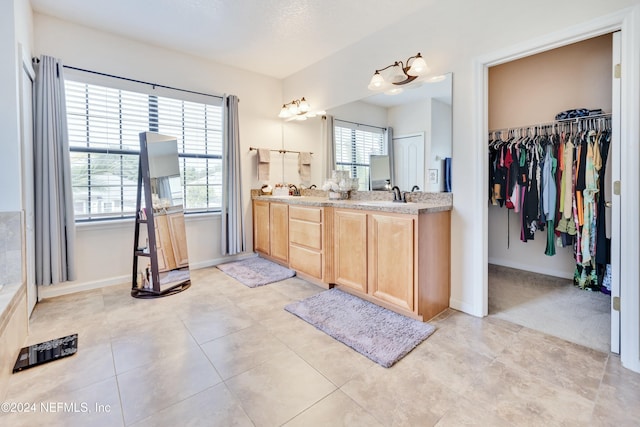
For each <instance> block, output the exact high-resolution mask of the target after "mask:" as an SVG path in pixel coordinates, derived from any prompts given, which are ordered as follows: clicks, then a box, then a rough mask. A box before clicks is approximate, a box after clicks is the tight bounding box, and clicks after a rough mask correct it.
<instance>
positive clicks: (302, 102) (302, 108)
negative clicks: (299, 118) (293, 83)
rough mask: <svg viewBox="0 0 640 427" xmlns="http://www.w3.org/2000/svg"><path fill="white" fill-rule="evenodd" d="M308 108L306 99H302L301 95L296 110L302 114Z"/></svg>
mask: <svg viewBox="0 0 640 427" xmlns="http://www.w3.org/2000/svg"><path fill="white" fill-rule="evenodd" d="M309 109H310V107H309V103H308V102H307V100H306V99H304V96H303V97H302V99H301V100H300V105H298V112H300V113H302V114H304V113H306V112H308V111H309Z"/></svg>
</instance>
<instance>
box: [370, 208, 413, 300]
mask: <svg viewBox="0 0 640 427" xmlns="http://www.w3.org/2000/svg"><path fill="white" fill-rule="evenodd" d="M413 236H414V218H413V217H412V216H392V215H384V214H374V213H370V214H369V260H370V262H369V293H370V294H371V295H373V296H374V297H376V298H378V299H380V300H382V301H386V302H389V303H391V304H394V305H397V306H398V307H401V308H403V309H406V310H410V311H413V308H414V284H415V279H414V271H415V270H414V254H415V247H414V238H413Z"/></svg>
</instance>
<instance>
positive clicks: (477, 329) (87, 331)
mask: <svg viewBox="0 0 640 427" xmlns="http://www.w3.org/2000/svg"><path fill="white" fill-rule="evenodd" d="M192 278H193V280H192V281H193V285H192V287H191V288H190V289H188V290H187V291H185V292H183V293H181V294H178V295H173V296H170V297H167V298H161V299H154V300H137V299H134V298H131V297H130V296H129V293H128V286H125V285H123V286H114V287H109V288H105V289H102V290H96V291H89V292H83V293H80V294H75V295H70V296H64V297H59V298H54V299H51V300H45V301H43V302H42V303H40V304H38V306H37V307H36V310H35V312H34V314H33V316H32V320H31V334H30V336H29V339H28V344H30V343H36V342H40V341H44V340H47V339H51V338H55V337H59V336H63V335H67V334H69V333H74V332H77V333H78V334H79V351H78V354H76V355H74V356H72V357H69V358H66V359H63V360H59V361H56V362H53V363H50V364H47V365H42V366H40V367H37V368H34V369H31V370H27V371H23V372H20V373H17V374H14V375H13V376H12V377H11V379H10V384H9V387H8V395H7V399H6V401H7V402H13V403H15V404H16V405H17V404H18V403H21V404H24V403H28V404H35V405H36V406H35V409H36V411H35V412H31V413H24V412H23V413H2V414H0V425H2V426H5V425H6V426H34V425H52V426H53V425H61V426H62V425H64V426H75V425H77V426H88V425H91V426H119V425H127V426H130V425H135V426H178V425H180V426H181V425H194V426H195V425H202V426H229V425H239V426H244V425H246V426H252V425H255V426H279V425H287V426H359V425H362V426H380V425H382V426H433V425H437V426H459V425H487V426H513V425H536V426H537V425H584V426H594V425H595V426H600V425H602V426H605V425H611V426H623V425H629V426H631V425H636V426H637V425H639V424H640V421H639V420H640V375H638V374H634V373H632V372H630V371H628V370H625V369H624V368H622V367H621V366H620V361H619V359H618V358H617V357H615V356H612V355H609V354H606V353H601V352H598V351H595V350H592V349H588V348H585V347H582V346H579V345H576V344H572V343H568V342H566V341H563V340H561V339H558V338H554V337H550V336H548V335H544V334H542V333H539V332H536V331H533V330H530V329H527V328H524V327H521V326H517V325H515V324H512V323H508V322H505V321H503V320H500V319H496V318H492V317H489V318H484V319H479V318H474V317H471V316H468V315H465V314H463V313H459V312H456V311H453V310H448V311H447V312H445V313H443V314H442V315H441V316H439V317H438V318H436V319H434V320H433V321H432V323H433V324H434V325H435V326H436V327H437V330H436V332H435V333H434V334H433V335H432V336H431V337H429V338H428V339H427V340H426V341H425V342H423V343H422V344H420V345H419V346H418V347H417V348H416V349H415V350H414V351H413V352H411V353H410V354H409V355H407V356H406V357H405V358H404V359H402V360H401V361H400V362H398V363H397V364H396V365H395V366H393V367H392V368H390V369H385V368H382V367H380V366H378V365H377V364H375V363H373V362H371V361H370V360H369V359H367V358H365V357H363V356H361V355H360V354H358V353H356V352H355V351H353V350H351V349H349V348H348V347H346V346H344V345H343V344H341V343H339V342H337V341H335V340H333V339H332V338H330V337H328V336H327V335H325V334H324V333H322V332H320V331H318V330H316V329H315V328H313V327H312V326H310V325H308V324H307V323H305V322H304V321H302V320H300V319H298V318H297V317H295V316H293V315H291V314H289V313H288V312H286V311H284V310H283V307H284V306H285V305H286V304H287V303H289V302H291V301H296V300H300V299H302V298H304V297H306V296H310V295H313V294H315V293H317V292H321V291H322V289H320V288H318V287H316V286H314V285H311V284H309V283H306V282H304V281H303V280H300V279H298V278H292V279H289V280H286V281H283V282H280V283H276V284H271V285H267V286H264V287H260V288H255V289H249V288H247V287H245V286H243V285H241V284H239V283H238V282H236V281H235V280H233V279H231V278H229V277H227V276H226V275H224V274H223V273H221V272H220V271H219V270H217V269H215V268H209V269H203V270H197V271H194V272H193V274H192ZM41 404H42V405H44V406H41ZM60 404H62V405H63V406H58V405H60ZM65 404H66V407H65V406H64V405H65ZM84 405H86V406H84ZM31 408H33V406H31ZM43 408H53V409H58V411H57V412H53V411H49V412H45V411H44V410H43ZM85 408H86V411H84V409H85ZM74 409H75V410H76V411H73V410H74ZM105 409H108V411H106V410H105Z"/></svg>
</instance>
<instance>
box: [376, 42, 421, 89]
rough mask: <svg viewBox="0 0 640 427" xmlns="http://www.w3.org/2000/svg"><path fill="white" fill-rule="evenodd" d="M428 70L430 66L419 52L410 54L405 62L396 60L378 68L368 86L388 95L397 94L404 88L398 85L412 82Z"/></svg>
mask: <svg viewBox="0 0 640 427" xmlns="http://www.w3.org/2000/svg"><path fill="white" fill-rule="evenodd" d="M383 72H384V75H383V74H382V73H383ZM428 72H429V67H428V66H427V63H426V61H425V60H424V58H423V57H422V55H420V52H418V54H417V55H415V56H410V57H409V58H408V59H407V60H406V61H405V62H402V61H395V62H394V63H393V64H391V65H387V66H386V67H384V68H380V69H379V70H376V72H375V73H373V77H371V81H370V82H369V86H368V88H369V89H370V90H375V91H381V92H385V93H386V94H388V95H395V94H398V93H400V92H402V88H401V87H398V86H402V85H406V84H407V83H411V82H413V81H414V80H416V79H417V78H418V77H421V76H424V75H426V74H427V73H428Z"/></svg>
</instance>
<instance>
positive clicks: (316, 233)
mask: <svg viewBox="0 0 640 427" xmlns="http://www.w3.org/2000/svg"><path fill="white" fill-rule="evenodd" d="M289 242H290V243H294V244H297V245H302V246H306V247H308V248H311V249H317V250H321V249H322V224H315V223H313V222H306V221H299V220H296V219H291V220H289Z"/></svg>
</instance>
